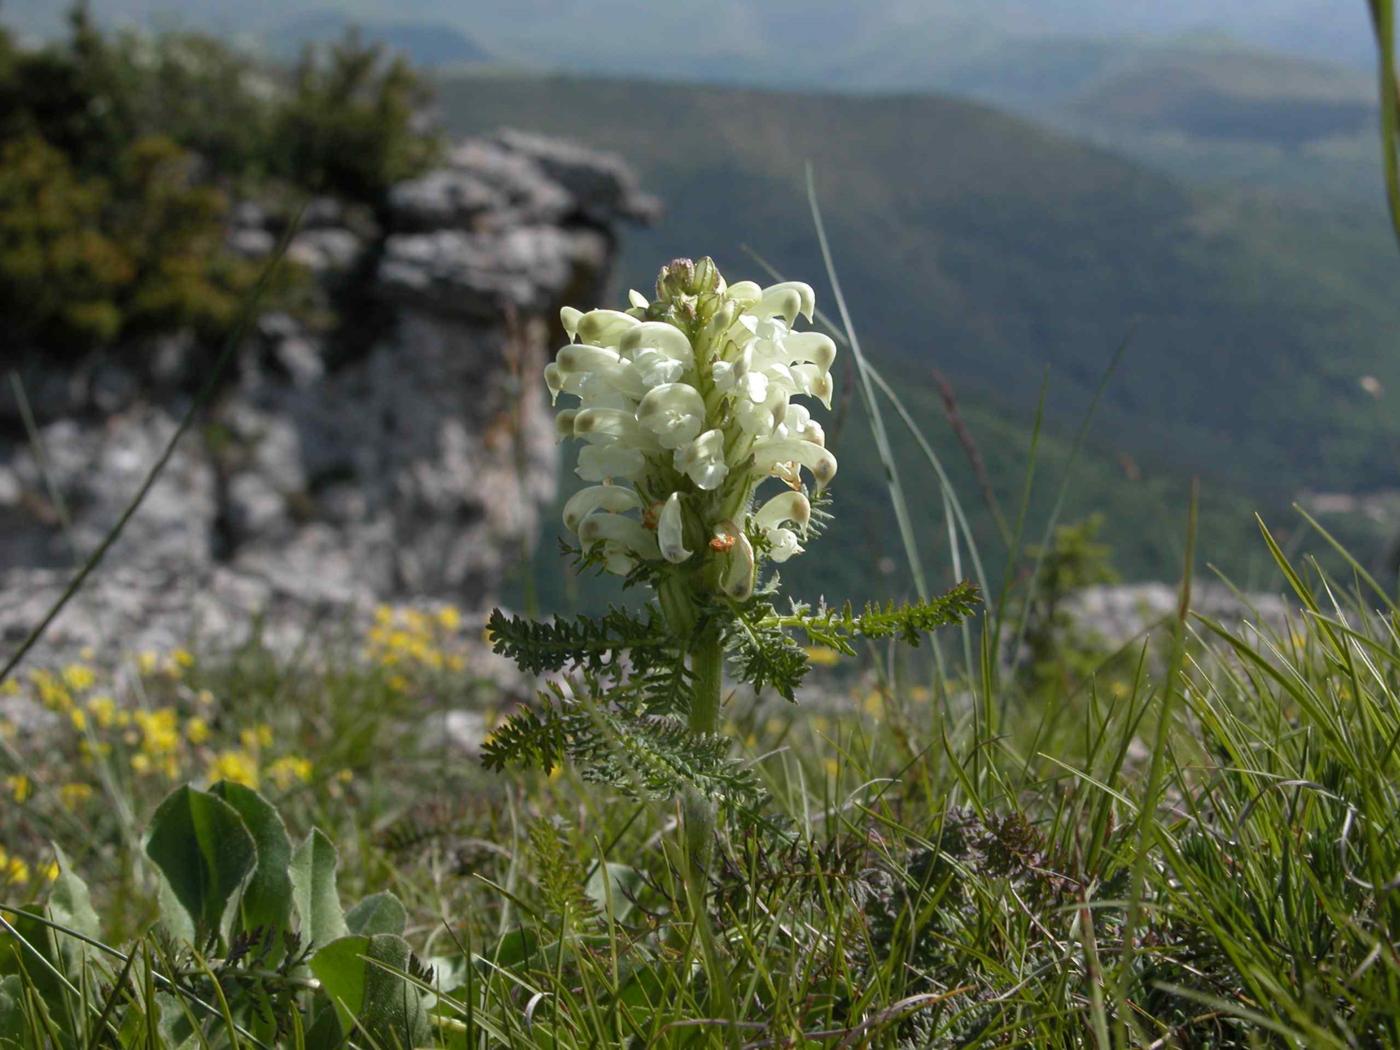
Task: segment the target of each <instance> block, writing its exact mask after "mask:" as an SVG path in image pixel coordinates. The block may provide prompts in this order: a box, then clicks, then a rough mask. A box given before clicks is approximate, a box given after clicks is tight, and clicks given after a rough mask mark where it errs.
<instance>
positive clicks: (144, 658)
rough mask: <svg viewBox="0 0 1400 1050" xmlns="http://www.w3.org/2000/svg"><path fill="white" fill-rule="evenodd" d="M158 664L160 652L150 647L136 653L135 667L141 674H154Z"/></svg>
mask: <svg viewBox="0 0 1400 1050" xmlns="http://www.w3.org/2000/svg"><path fill="white" fill-rule="evenodd" d="M159 666H160V654H159V653H156V652H152V651H151V650H150V649H147V650H145V651H144V652H140V653H137V654H136V669H137V670H138V671H140V672H141V673H142V674H154V673H155V669H156V668H157V667H159Z"/></svg>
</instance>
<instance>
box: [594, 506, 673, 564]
mask: <svg viewBox="0 0 1400 1050" xmlns="http://www.w3.org/2000/svg"><path fill="white" fill-rule="evenodd" d="M578 538H579V542H580V543H582V544H583V545H584V546H585V547H591V546H592V545H593V544H595V543H599V542H602V541H604V540H607V541H610V542H612V543H616V544H618V545H619V546H621V547H624V548H626V549H627V550H628V551H630V552H631V553H633V554H635V555H637V557H639V558H651V559H655V558H658V557H660V556H661V551H660V549H659V548H658V547H657V545H656V537H655V536H654V535H652V533H651V532H649V531H648V530H647V529H645V528H643V527H642V523H641V522H639V521H637V520H636V519H635V518H627V517H623V516H622V515H621V514H609V513H607V512H606V511H600V512H598V513H597V514H590V515H588V517H586V518H584V519H583V521H581V522H580V523H579V527H578Z"/></svg>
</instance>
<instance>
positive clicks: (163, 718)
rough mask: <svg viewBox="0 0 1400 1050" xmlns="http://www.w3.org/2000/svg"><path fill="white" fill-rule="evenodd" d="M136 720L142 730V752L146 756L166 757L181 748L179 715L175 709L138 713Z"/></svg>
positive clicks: (163, 708)
mask: <svg viewBox="0 0 1400 1050" xmlns="http://www.w3.org/2000/svg"><path fill="white" fill-rule="evenodd" d="M135 718H136V725H137V726H138V727H139V728H140V730H141V750H142V751H143V752H145V753H146V754H148V755H152V756H155V755H166V754H169V753H170V752H172V751H174V750H175V749H176V748H178V747H179V746H180V729H179V721H178V715H177V714H176V712H175V709H174V708H173V707H162V708H158V709H157V710H155V711H137V712H136V714H135Z"/></svg>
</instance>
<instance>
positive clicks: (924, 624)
mask: <svg viewBox="0 0 1400 1050" xmlns="http://www.w3.org/2000/svg"><path fill="white" fill-rule="evenodd" d="M630 300H631V306H630V308H629V309H627V310H626V311H616V310H590V311H589V312H588V313H580V312H579V311H578V310H574V309H571V308H567V307H566V308H565V309H564V310H563V312H562V315H561V316H562V321H563V325H564V329H565V331H566V332H567V333H568V335H569V337H570V340H571V342H570V343H569V345H567V346H565V347H564V348H563V349H561V350H560V351H559V354H558V356H557V358H556V359H555V361H554V362H553V363H552V364H550V365H549V366H547V367H546V369H545V376H544V378H545V382H546V384H547V385H548V387H549V392H550V395H551V397H552V398H553V399H554V400H555V402H556V404H557V402H558V399H559V396H560V395H561V394H567V395H571V396H572V397H573V398H576V399H577V402H578V403H577V405H576V406H572V405H571V406H570V407H566V408H563V409H560V410H559V411H558V413H557V416H556V424H557V431H558V434H559V436H560V438H561V439H566V438H575V439H578V440H579V441H581V442H582V446H581V448H580V449H579V453H578V466H577V470H576V472H577V474H578V476H579V477H580V478H582V479H583V480H584V481H587V482H591V483H592V484H590V485H589V486H588V487H587V488H584V489H582V490H581V491H580V492H578V493H576V494H575V495H574V496H573V497H572V498H571V499H570V500H569V501H568V503H567V504H566V505H565V507H564V524H565V525H566V526H567V527H568V528H569V529H570V530H571V531H572V532H573V533H574V534H576V535H577V537H578V546H577V547H576V548H573V549H572V553H573V554H574V556H575V557H576V559H577V561H578V562H579V564H580V565H581V566H583V567H596V568H598V569H601V570H603V571H606V572H610V573H614V574H616V575H618V576H622V577H625V585H628V586H644V587H646V588H648V589H649V590H650V592H651V595H650V598H649V600H648V601H647V602H646V603H645V604H644V605H643V606H642V608H641V609H640V611H636V612H634V611H631V610H628V609H623V608H619V607H614V608H612V609H610V610H609V611H608V612H607V613H606V614H605V615H602V616H598V617H587V616H580V617H577V618H574V619H561V618H556V619H554V620H553V621H550V622H534V621H528V620H522V619H520V618H517V617H511V616H507V615H505V614H504V613H502V612H501V611H500V610H496V611H495V612H494V613H493V614H492V617H491V621H490V631H491V638H492V645H493V647H494V648H495V650H496V652H498V653H500V654H502V655H504V656H508V657H510V658H511V659H513V660H514V661H515V662H516V663H517V664H518V665H519V666H520V667H521V668H522V669H523V670H524V671H526V672H528V673H531V674H553V675H556V676H557V677H556V678H554V679H553V680H552V681H551V682H550V684H549V685H548V687H547V688H546V689H545V691H543V692H542V693H541V694H540V702H539V703H538V704H537V705H534V706H532V707H530V708H528V709H525V710H522V711H520V712H518V713H516V714H515V715H513V716H512V717H511V718H510V719H508V720H507V721H506V722H505V723H504V724H503V725H502V726H501V727H500V728H499V729H498V730H497V732H496V733H495V734H494V735H493V737H492V738H491V740H490V741H488V743H487V745H486V748H485V751H484V758H485V762H486V764H487V765H488V766H489V767H492V768H497V769H499V768H502V767H504V766H505V765H507V764H509V763H527V764H537V765H540V766H542V767H543V768H545V769H552V768H553V767H554V766H555V765H556V764H558V763H559V762H561V761H563V760H564V759H565V758H568V759H570V760H571V761H573V762H574V763H575V764H576V765H577V767H578V768H579V769H580V771H581V773H582V775H583V776H584V777H585V778H586V779H589V780H594V781H599V782H604V783H608V784H611V785H614V786H615V787H617V788H618V789H620V790H622V791H623V792H625V793H627V794H629V795H632V796H634V797H642V798H652V799H669V798H675V797H680V798H681V799H682V800H683V803H684V821H685V841H686V845H687V850H688V854H689V857H690V862H691V864H692V865H693V866H694V867H695V868H696V869H697V870H703V868H704V867H705V866H706V864H707V859H708V855H709V851H710V847H711V841H712V839H713V833H714V825H715V814H716V807H717V805H720V804H726V803H728V804H732V805H738V806H741V807H743V808H745V809H748V810H750V811H752V809H753V807H754V805H755V803H756V802H757V797H758V795H759V790H758V783H757V779H756V778H755V776H754V775H753V772H752V770H751V769H749V768H748V767H747V766H746V765H744V764H743V763H741V762H739V761H736V760H735V759H733V758H731V757H730V756H729V753H728V752H729V741H728V740H727V739H726V738H725V737H724V736H723V735H721V734H720V733H719V711H720V700H721V694H722V688H723V682H724V669H725V666H726V664H727V665H728V667H729V669H730V671H731V673H732V675H733V676H734V678H735V679H737V680H738V681H741V682H745V683H748V684H749V685H751V686H752V687H753V688H754V689H756V690H761V689H764V688H771V689H773V690H776V691H777V692H778V693H779V694H780V695H781V696H783V697H784V698H785V699H787V700H788V701H795V699H796V693H797V688H798V685H799V684H800V682H801V681H802V678H803V676H804V675H805V674H806V672H807V668H808V661H807V655H806V651H805V649H804V648H803V647H802V646H801V645H799V644H798V641H797V639H796V637H794V635H801V636H804V640H805V641H806V642H807V643H808V644H809V645H819V646H827V647H830V648H832V649H836V650H838V651H841V652H844V653H847V654H853V653H854V649H853V647H852V640H853V639H855V638H857V637H863V638H869V639H879V638H890V637H900V638H903V639H904V640H905V641H908V642H910V643H912V644H917V643H918V640H919V636H920V635H921V634H922V633H925V632H928V631H931V630H933V629H934V628H937V627H940V626H944V625H946V624H950V623H954V622H957V621H959V620H961V619H963V618H964V617H966V616H967V615H968V614H969V613H970V611H971V609H972V607H973V606H974V604H975V603H976V601H977V595H976V592H975V590H974V588H973V587H972V586H971V585H970V584H965V583H964V584H960V585H959V586H958V587H956V588H954V589H953V590H952V591H949V592H948V593H947V594H945V595H943V596H941V597H939V598H936V599H934V600H932V601H929V602H921V603H919V604H912V605H900V606H896V605H894V604H892V603H891V604H887V605H874V604H871V605H867V606H866V607H865V608H864V609H863V610H862V611H861V612H860V613H859V614H857V613H856V612H855V611H854V610H853V609H852V608H851V607H850V606H849V605H846V606H845V607H843V608H840V609H837V608H831V607H827V606H825V605H822V606H819V607H816V608H813V607H810V606H806V605H802V604H797V603H792V604H790V607H789V608H788V610H787V611H785V612H780V611H779V610H778V608H777V607H776V605H775V604H774V603H775V602H776V601H777V600H778V591H779V585H778V579H777V577H776V575H774V576H773V577H772V578H769V579H764V578H763V577H762V569H763V567H764V564H765V562H769V561H771V562H776V563H781V562H785V561H787V560H788V559H789V558H791V557H794V556H795V555H798V554H801V553H802V552H803V550H804V546H803V544H804V543H806V542H809V541H810V540H811V539H812V538H813V537H814V536H815V534H816V533H817V532H818V531H819V527H820V524H821V521H822V520H823V519H824V518H825V517H826V514H825V512H824V511H823V509H822V505H823V504H824V503H825V501H826V495H825V489H826V486H827V485H828V484H829V483H830V482H831V480H832V479H833V478H834V477H835V476H836V466H837V465H836V457H835V456H834V455H832V453H831V452H830V451H829V450H828V449H827V448H826V441H825V434H824V433H823V431H822V427H821V424H819V423H818V422H817V421H816V420H814V419H813V418H812V416H811V413H810V412H809V410H808V409H807V407H806V406H805V405H803V404H801V403H798V402H797V401H795V400H794V399H796V398H810V399H813V400H815V401H818V402H820V403H821V404H822V405H823V406H825V407H827V408H828V409H829V408H830V407H831V393H832V381H831V365H832V362H833V361H834V360H835V357H836V344H835V343H833V342H832V340H831V339H830V338H829V337H828V336H826V335H824V334H822V333H820V332H814V331H802V332H799V331H796V330H795V329H794V327H793V326H794V323H795V322H796V320H797V318H798V316H799V315H801V316H802V317H804V318H806V319H807V320H808V321H809V322H810V321H811V319H812V315H813V310H814V308H815V301H814V300H815V296H814V294H813V292H812V289H811V287H810V286H808V285H806V284H802V283H800V282H796V281H791V282H784V283H781V284H775V285H771V286H770V287H767V288H761V287H759V286H758V285H757V284H755V283H753V282H752V281H740V282H738V283H736V284H732V285H731V284H727V283H726V282H725V280H724V278H723V277H722V276H721V275H720V272H719V270H718V269H717V268H716V267H715V264H714V262H713V261H711V260H710V259H708V258H706V259H701V260H700V261H699V262H692V261H691V260H689V259H677V260H675V261H673V262H671V263H669V264H668V265H666V266H664V267H662V269H661V273H660V276H659V277H658V279H657V282H656V298H655V299H654V300H652V301H648V300H647V299H646V298H645V296H643V295H641V294H640V293H638V292H635V291H634V292H632V293H631V294H630Z"/></svg>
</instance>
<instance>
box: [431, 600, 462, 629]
mask: <svg viewBox="0 0 1400 1050" xmlns="http://www.w3.org/2000/svg"><path fill="white" fill-rule="evenodd" d="M437 622H438V626H439V627H441V628H442V629H443V630H444V631H455V630H457V628H459V627H461V626H462V613H461V611H460V610H459V609H458V608H457V606H455V605H444V606H443V607H442V608H441V609H439V610H438V614H437Z"/></svg>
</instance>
